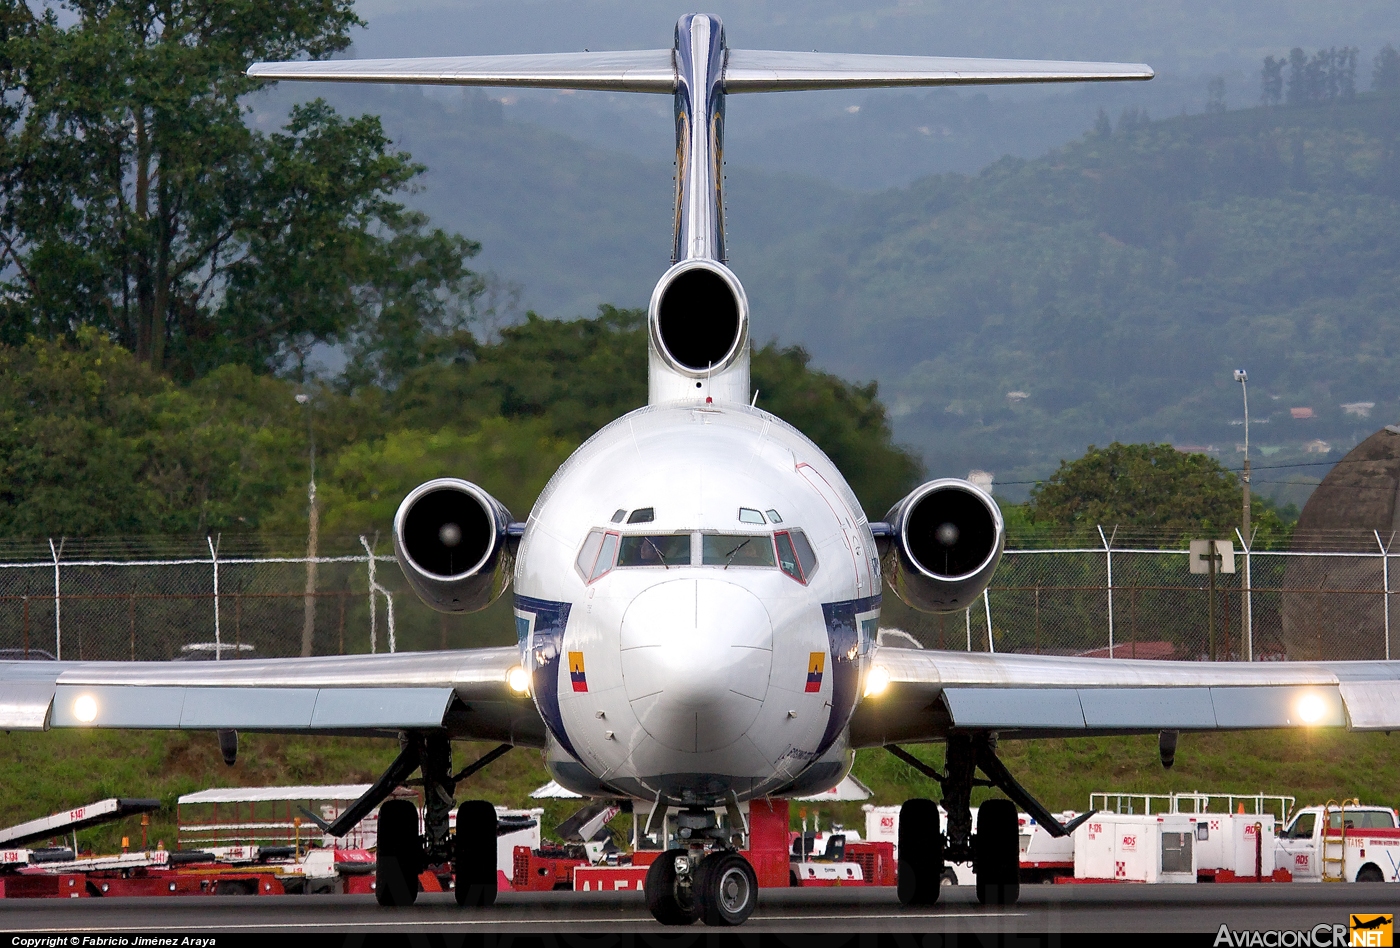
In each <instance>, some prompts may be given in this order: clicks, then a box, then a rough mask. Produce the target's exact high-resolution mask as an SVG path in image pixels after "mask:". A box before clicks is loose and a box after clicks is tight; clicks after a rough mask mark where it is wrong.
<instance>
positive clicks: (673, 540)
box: [617, 533, 690, 568]
mask: <svg viewBox="0 0 1400 948" xmlns="http://www.w3.org/2000/svg"><path fill="white" fill-rule="evenodd" d="M617 565H618V566H665V567H667V568H670V567H672V566H689V565H690V534H688V533H681V534H673V535H670V536H640V537H638V536H624V537H623V538H622V544H621V546H619V547H618V552H617Z"/></svg>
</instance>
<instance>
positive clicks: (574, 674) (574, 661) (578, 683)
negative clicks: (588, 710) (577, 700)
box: [569, 652, 588, 691]
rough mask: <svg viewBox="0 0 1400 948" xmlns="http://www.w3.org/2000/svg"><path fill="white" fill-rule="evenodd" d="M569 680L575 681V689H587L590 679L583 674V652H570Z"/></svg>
mask: <svg viewBox="0 0 1400 948" xmlns="http://www.w3.org/2000/svg"><path fill="white" fill-rule="evenodd" d="M569 680H570V681H572V682H573V683H574V690H575V691H587V690H588V679H587V677H585V676H584V674H583V653H582V652H570V653H569Z"/></svg>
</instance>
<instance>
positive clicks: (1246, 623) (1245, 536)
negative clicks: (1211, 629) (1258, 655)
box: [1235, 369, 1254, 662]
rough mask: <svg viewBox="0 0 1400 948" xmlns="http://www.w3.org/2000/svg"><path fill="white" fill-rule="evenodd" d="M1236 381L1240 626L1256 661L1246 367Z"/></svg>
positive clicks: (1246, 651)
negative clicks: (1240, 446) (1240, 460)
mask: <svg viewBox="0 0 1400 948" xmlns="http://www.w3.org/2000/svg"><path fill="white" fill-rule="evenodd" d="M1235 381H1236V382H1239V383H1240V393H1241V394H1242V395H1243V396H1244V471H1243V474H1244V477H1243V478H1242V480H1243V482H1244V510H1243V516H1242V517H1241V518H1240V520H1241V528H1240V545H1241V546H1243V547H1244V595H1243V596H1241V597H1240V628H1241V630H1242V631H1243V633H1244V634H1243V636H1242V638H1243V639H1244V657H1245V661H1247V662H1252V661H1254V603H1253V601H1252V595H1253V590H1252V589H1250V585H1251V582H1252V578H1253V574H1252V573H1251V571H1250V562H1249V556H1250V553H1251V552H1252V551H1253V549H1254V537H1253V536H1252V535H1251V534H1250V528H1249V373H1248V372H1246V371H1245V370H1244V369H1236V370H1235Z"/></svg>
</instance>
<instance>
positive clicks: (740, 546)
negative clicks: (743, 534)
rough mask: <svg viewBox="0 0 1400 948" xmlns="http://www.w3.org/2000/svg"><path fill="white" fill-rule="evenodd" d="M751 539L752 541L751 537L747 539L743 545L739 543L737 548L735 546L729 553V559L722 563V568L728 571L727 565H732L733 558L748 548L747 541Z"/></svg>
mask: <svg viewBox="0 0 1400 948" xmlns="http://www.w3.org/2000/svg"><path fill="white" fill-rule="evenodd" d="M752 539H753V537H749V539H748V540H745V541H744V542H743V543H740V544H739V545H738V546H736V547H735V548H734V549H732V550H730V551H729V559H727V560H725V561H724V568H725V569H729V564H730V563H732V562H734V557H736V556H738V555H739V551H740V550H742V549H743V548H744V547H746V546H748V545H749V540H752Z"/></svg>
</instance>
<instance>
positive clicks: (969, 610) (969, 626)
mask: <svg viewBox="0 0 1400 948" xmlns="http://www.w3.org/2000/svg"><path fill="white" fill-rule="evenodd" d="M963 615H964V616H966V617H967V650H968V651H969V652H970V651H972V607H971V606H968V607H967V611H966V612H964V613H963Z"/></svg>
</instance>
